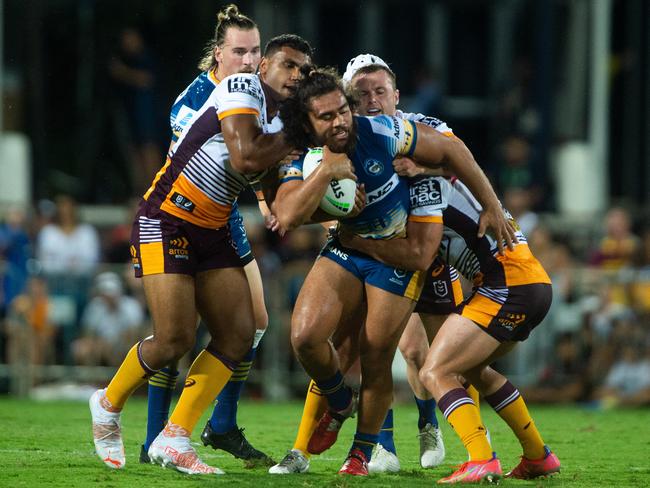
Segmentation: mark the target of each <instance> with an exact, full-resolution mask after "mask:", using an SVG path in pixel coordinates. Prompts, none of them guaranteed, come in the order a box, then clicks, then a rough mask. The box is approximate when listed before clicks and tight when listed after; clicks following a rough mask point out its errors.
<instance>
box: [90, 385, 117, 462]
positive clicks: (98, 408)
mask: <svg viewBox="0 0 650 488" xmlns="http://www.w3.org/2000/svg"><path fill="white" fill-rule="evenodd" d="M105 394H106V390H97V391H96V392H95V393H93V394H92V395H91V397H90V400H89V401H88V405H89V406H90V415H91V417H92V421H93V442H94V443H95V452H96V453H97V455H98V456H99V459H101V460H102V461H103V463H104V464H105V465H106V466H108V467H109V468H112V469H122V468H123V467H124V465H125V464H126V458H125V457H124V444H123V443H122V428H121V426H120V414H119V412H118V413H115V412H109V411H108V410H106V409H105V408H104V407H102V404H101V400H102V399H103V398H104V397H105Z"/></svg>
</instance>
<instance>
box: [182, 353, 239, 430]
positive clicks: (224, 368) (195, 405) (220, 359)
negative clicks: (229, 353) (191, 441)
mask: <svg viewBox="0 0 650 488" xmlns="http://www.w3.org/2000/svg"><path fill="white" fill-rule="evenodd" d="M236 367H237V363H236V362H235V361H231V360H229V359H228V358H226V357H224V356H222V355H220V354H218V353H217V352H216V351H210V350H208V349H204V350H203V351H201V353H200V354H199V355H198V356H197V357H196V359H195V360H194V362H193V363H192V366H190V370H189V371H188V373H187V378H186V379H185V387H184V388H183V393H181V397H180V398H179V399H178V403H177V404H176V408H175V409H174V411H173V412H172V414H171V417H169V422H170V423H172V424H175V425H177V426H180V427H182V428H183V429H185V430H186V431H187V432H189V433H190V434H191V433H192V431H193V430H194V427H195V426H196V423H197V422H198V421H199V419H200V418H201V415H202V414H203V412H204V411H205V409H206V408H207V407H208V405H210V403H212V401H213V400H214V398H215V397H216V396H217V395H218V394H219V392H220V391H221V390H222V389H223V387H224V386H225V385H226V383H227V382H228V380H229V379H230V377H231V376H232V372H233V371H234V370H235V368H236Z"/></svg>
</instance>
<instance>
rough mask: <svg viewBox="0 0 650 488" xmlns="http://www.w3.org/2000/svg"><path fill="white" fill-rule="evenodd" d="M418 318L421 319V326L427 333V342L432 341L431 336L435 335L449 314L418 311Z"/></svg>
mask: <svg viewBox="0 0 650 488" xmlns="http://www.w3.org/2000/svg"><path fill="white" fill-rule="evenodd" d="M418 315H420V320H421V321H422V327H423V328H424V331H425V333H426V335H427V340H428V343H429V344H431V342H433V338H434V337H435V336H436V334H437V333H438V331H439V330H440V327H442V324H444V323H445V320H447V317H448V316H449V315H447V314H445V315H438V314H432V313H420V314H418Z"/></svg>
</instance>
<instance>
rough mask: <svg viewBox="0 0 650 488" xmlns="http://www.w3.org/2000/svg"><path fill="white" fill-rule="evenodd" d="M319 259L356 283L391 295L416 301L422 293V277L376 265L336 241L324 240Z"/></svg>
mask: <svg viewBox="0 0 650 488" xmlns="http://www.w3.org/2000/svg"><path fill="white" fill-rule="evenodd" d="M320 255H321V256H323V257H326V258H329V259H331V260H332V261H334V262H335V263H337V264H339V265H340V266H342V267H343V268H345V269H346V270H347V271H349V272H350V273H352V274H353V275H354V276H355V277H356V278H358V279H359V281H361V282H363V283H368V284H369V285H372V286H374V287H376V288H381V289H382V290H385V291H387V292H389V293H392V294H394V295H399V296H403V297H407V298H410V299H411V300H417V299H418V298H419V297H420V293H421V292H422V287H423V285H424V277H425V275H424V273H420V272H419V271H407V270H404V269H399V268H393V267H392V266H388V265H386V264H383V263H380V262H379V261H377V260H376V259H373V258H371V257H370V256H368V255H366V254H363V253H360V252H358V251H355V250H353V249H349V248H347V247H343V246H342V245H341V244H340V243H339V241H338V240H337V239H330V240H328V241H327V243H326V244H325V247H323V250H322V251H321V252H320Z"/></svg>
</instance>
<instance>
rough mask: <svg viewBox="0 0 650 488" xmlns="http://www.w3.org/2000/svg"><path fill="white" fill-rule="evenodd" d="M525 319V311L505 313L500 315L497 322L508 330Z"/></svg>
mask: <svg viewBox="0 0 650 488" xmlns="http://www.w3.org/2000/svg"><path fill="white" fill-rule="evenodd" d="M525 320H526V314H525V313H507V314H506V316H505V317H500V318H499V319H498V322H499V324H500V325H501V326H503V327H505V328H506V329H508V330H513V329H514V328H515V327H517V326H518V325H521V324H522V323H523V322H524V321H525Z"/></svg>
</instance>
